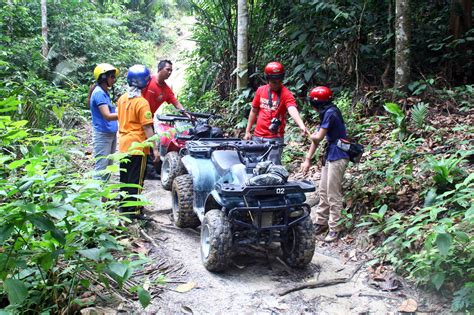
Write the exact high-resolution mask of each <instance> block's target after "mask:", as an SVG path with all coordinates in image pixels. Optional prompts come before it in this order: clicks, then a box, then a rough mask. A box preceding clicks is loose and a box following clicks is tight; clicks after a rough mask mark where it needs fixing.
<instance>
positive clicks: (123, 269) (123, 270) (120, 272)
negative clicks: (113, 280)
mask: <svg viewBox="0 0 474 315" xmlns="http://www.w3.org/2000/svg"><path fill="white" fill-rule="evenodd" d="M109 270H110V271H111V272H112V273H114V274H116V275H117V276H119V277H120V278H122V279H123V278H124V277H125V275H126V274H127V270H128V266H127V265H125V264H122V263H118V262H113V263H110V264H109Z"/></svg>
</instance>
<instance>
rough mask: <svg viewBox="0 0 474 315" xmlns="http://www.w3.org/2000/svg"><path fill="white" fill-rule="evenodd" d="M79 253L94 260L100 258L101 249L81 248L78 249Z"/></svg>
mask: <svg viewBox="0 0 474 315" xmlns="http://www.w3.org/2000/svg"><path fill="white" fill-rule="evenodd" d="M78 252H79V254H81V255H82V256H84V257H86V258H89V259H91V260H94V261H99V260H100V249H98V248H89V249H81V250H78Z"/></svg>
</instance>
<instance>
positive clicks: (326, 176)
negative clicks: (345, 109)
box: [301, 86, 349, 242]
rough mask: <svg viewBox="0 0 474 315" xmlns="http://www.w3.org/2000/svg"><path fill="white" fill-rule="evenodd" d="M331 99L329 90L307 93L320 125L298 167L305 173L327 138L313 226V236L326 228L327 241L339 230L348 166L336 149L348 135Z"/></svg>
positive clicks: (340, 115) (324, 88)
mask: <svg viewBox="0 0 474 315" xmlns="http://www.w3.org/2000/svg"><path fill="white" fill-rule="evenodd" d="M332 96H333V93H332V91H331V90H330V89H329V88H327V87H325V86H318V87H315V88H313V89H311V91H310V93H309V102H310V104H311V106H312V107H313V108H314V109H316V110H317V111H318V113H319V118H320V121H321V125H320V126H319V128H318V130H317V131H316V132H315V133H314V134H312V135H311V141H312V142H311V147H310V148H309V151H308V153H307V154H306V158H305V161H304V162H303V163H302V164H301V171H302V172H303V173H306V172H307V171H308V169H309V168H310V166H311V158H312V156H313V154H314V152H315V151H316V149H317V147H318V145H319V143H320V142H321V141H322V140H323V139H324V138H325V137H326V141H327V148H326V152H325V158H324V159H323V168H322V169H321V180H320V183H319V205H318V208H317V210H316V215H317V217H316V227H315V233H316V234H321V233H323V232H324V231H326V230H327V228H328V226H329V233H328V234H327V235H326V238H325V239H324V240H325V241H326V242H332V241H334V240H336V239H338V237H339V233H340V231H341V229H342V226H340V224H339V222H338V221H339V219H340V218H341V210H342V207H343V205H342V203H343V194H342V181H343V179H344V172H345V170H346V168H347V164H348V163H349V155H348V154H347V152H345V151H343V150H342V149H340V148H339V147H338V146H337V141H338V140H339V139H346V138H347V133H346V126H345V124H344V119H343V118H342V114H341V112H340V110H339V108H337V106H336V105H334V104H333V103H332Z"/></svg>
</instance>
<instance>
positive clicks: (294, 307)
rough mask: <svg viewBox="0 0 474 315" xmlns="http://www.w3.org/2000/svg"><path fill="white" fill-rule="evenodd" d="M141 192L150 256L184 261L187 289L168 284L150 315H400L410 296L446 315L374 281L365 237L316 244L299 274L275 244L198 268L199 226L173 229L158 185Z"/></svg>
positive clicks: (403, 287) (392, 282) (404, 288)
mask: <svg viewBox="0 0 474 315" xmlns="http://www.w3.org/2000/svg"><path fill="white" fill-rule="evenodd" d="M144 194H145V195H146V197H147V198H148V199H149V200H150V201H151V203H152V206H148V207H147V214H148V215H150V216H152V217H153V220H154V222H153V223H152V224H151V225H150V227H149V228H148V230H147V231H148V234H149V235H150V236H151V237H153V238H154V239H156V240H157V241H156V244H157V247H156V248H154V249H153V250H152V251H153V252H155V254H156V252H158V254H159V256H160V257H163V258H166V259H167V260H169V262H170V264H171V265H173V264H182V265H183V267H182V268H181V269H180V272H181V273H182V272H183V269H184V275H185V276H184V277H182V280H183V282H184V283H185V284H186V285H188V286H189V287H188V288H184V290H181V289H183V287H182V284H179V283H168V284H166V285H165V287H166V289H165V290H164V291H163V292H162V293H161V294H160V295H159V296H157V297H155V298H154V300H153V303H152V305H150V306H149V307H148V308H147V312H149V313H160V314H180V313H182V314H191V313H194V314H222V313H229V314H255V313H258V314H278V313H283V314H290V313H291V314H306V313H308V314H361V313H364V314H365V313H372V314H387V313H393V312H397V310H398V308H399V307H400V305H402V304H403V303H404V302H406V301H407V300H408V299H409V298H411V299H413V300H414V301H416V303H417V310H418V312H425V313H436V314H439V313H445V311H444V310H445V308H444V307H442V306H440V303H439V301H437V302H436V303H432V302H433V301H434V300H435V298H434V297H432V296H429V295H428V294H426V293H421V292H419V291H418V290H415V289H413V288H412V287H411V286H410V285H409V284H408V283H406V282H405V281H404V280H403V279H400V278H398V277H393V275H392V276H388V275H387V274H385V275H379V276H380V277H379V278H382V279H384V278H385V279H384V280H382V281H380V279H379V280H377V281H374V280H373V273H374V271H373V270H371V269H369V268H368V263H367V262H368V261H369V260H370V258H371V257H370V252H369V250H370V248H367V246H368V242H366V241H365V240H364V237H363V236H358V237H352V236H346V237H344V238H343V239H342V240H339V241H338V242H336V243H332V244H326V243H325V242H323V241H321V240H318V241H317V246H316V252H315V254H314V257H313V260H312V262H311V264H310V265H309V266H308V267H307V268H306V269H304V270H295V269H291V268H289V267H288V266H286V265H285V264H284V263H283V262H282V261H281V260H280V259H279V257H278V254H279V252H278V247H277V246H275V248H267V249H264V248H249V249H244V250H242V252H241V253H239V254H237V255H236V257H234V259H233V263H232V265H231V266H230V267H229V268H228V270H227V271H226V272H223V273H211V272H208V271H207V270H206V269H205V268H204V267H203V265H202V264H201V258H200V240H199V228H198V229H196V230H193V229H178V228H175V227H174V225H173V221H172V215H171V194H170V193H169V192H167V191H164V190H163V189H162V188H161V185H160V181H150V180H148V181H146V183H145V189H144ZM358 267H360V269H358V271H357V272H356V273H355V274H354V276H353V278H352V279H351V280H350V281H348V282H347V283H341V284H337V285H331V286H325V287H321V288H313V289H303V290H299V291H295V292H292V293H288V294H286V295H282V293H283V292H284V291H286V290H288V289H291V288H294V287H297V286H300V285H302V284H305V283H308V282H310V281H312V282H315V281H316V282H324V281H328V280H334V279H338V278H346V277H349V276H350V275H351V274H352V273H353V271H354V270H356V268H358ZM379 271H380V270H379ZM369 273H371V274H372V276H369ZM180 285H181V287H179V286H180ZM191 287H192V289H190V290H188V289H189V288H191ZM382 288H385V289H389V290H385V291H384V290H382ZM176 290H181V291H186V292H183V293H180V292H177V291H176ZM435 305H436V306H435Z"/></svg>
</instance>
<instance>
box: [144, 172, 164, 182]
mask: <svg viewBox="0 0 474 315" xmlns="http://www.w3.org/2000/svg"><path fill="white" fill-rule="evenodd" d="M145 179H150V180H160V179H161V176H160V174H158V173H157V172H156V171H153V172H149V173H147V174H146V177H145Z"/></svg>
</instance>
